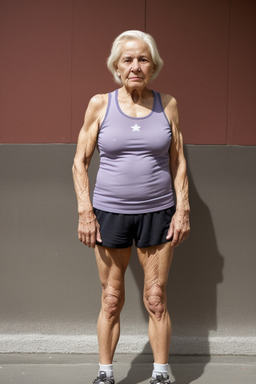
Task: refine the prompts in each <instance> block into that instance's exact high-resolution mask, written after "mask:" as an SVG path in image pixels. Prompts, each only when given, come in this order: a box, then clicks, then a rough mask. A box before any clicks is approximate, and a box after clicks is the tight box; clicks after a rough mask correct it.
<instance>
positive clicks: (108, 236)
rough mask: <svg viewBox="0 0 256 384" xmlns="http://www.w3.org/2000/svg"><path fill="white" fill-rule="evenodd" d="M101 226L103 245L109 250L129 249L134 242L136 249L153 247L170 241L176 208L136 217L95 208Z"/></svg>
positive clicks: (136, 215)
mask: <svg viewBox="0 0 256 384" xmlns="http://www.w3.org/2000/svg"><path fill="white" fill-rule="evenodd" d="M94 213H95V215H96V217H97V221H98V223H99V224H100V233H101V238H102V243H98V242H97V244H98V245H102V246H104V247H109V248H128V247H130V246H132V244H133V240H134V242H135V245H136V247H138V248H144V247H152V246H153V245H158V244H163V243H166V242H168V241H170V240H171V239H170V240H167V239H166V236H167V233H168V229H169V226H170V222H171V220H172V216H173V215H174V213H175V207H174V206H173V207H171V208H168V209H164V210H162V211H157V212H149V213H140V214H135V215H130V214H123V213H111V212H105V211H101V210H99V209H96V208H94Z"/></svg>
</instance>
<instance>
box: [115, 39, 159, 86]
mask: <svg viewBox="0 0 256 384" xmlns="http://www.w3.org/2000/svg"><path fill="white" fill-rule="evenodd" d="M154 66H155V65H154V63H153V60H152V58H151V53H150V50H149V47H148V45H147V43H145V42H144V41H143V40H127V41H125V42H124V43H123V44H122V48H121V56H120V58H119V60H118V62H117V65H116V70H117V74H118V76H119V78H120V79H121V81H122V83H123V85H124V86H126V87H128V88H131V89H139V88H140V89H143V88H144V87H146V86H147V85H148V83H149V82H150V80H151V77H152V75H153V73H154Z"/></svg>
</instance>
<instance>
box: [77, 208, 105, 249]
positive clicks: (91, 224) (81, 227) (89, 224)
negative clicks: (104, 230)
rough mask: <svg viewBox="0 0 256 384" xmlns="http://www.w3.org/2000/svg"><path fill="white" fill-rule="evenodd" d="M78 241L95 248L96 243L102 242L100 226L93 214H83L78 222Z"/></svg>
mask: <svg viewBox="0 0 256 384" xmlns="http://www.w3.org/2000/svg"><path fill="white" fill-rule="evenodd" d="M78 239H79V240H80V241H81V242H82V243H84V245H87V246H88V247H92V248H94V247H95V243H96V241H98V242H100V243H101V242H102V239H101V236H100V225H99V223H98V222H97V220H96V216H95V215H94V213H93V212H90V213H87V212H86V213H82V214H80V215H79V221H78Z"/></svg>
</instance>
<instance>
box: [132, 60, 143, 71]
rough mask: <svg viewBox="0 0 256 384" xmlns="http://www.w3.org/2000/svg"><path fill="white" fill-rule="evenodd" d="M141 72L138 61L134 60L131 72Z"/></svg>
mask: <svg viewBox="0 0 256 384" xmlns="http://www.w3.org/2000/svg"><path fill="white" fill-rule="evenodd" d="M140 70H141V68H140V63H139V60H138V59H134V60H133V62H132V66H131V71H133V72H139V71H140Z"/></svg>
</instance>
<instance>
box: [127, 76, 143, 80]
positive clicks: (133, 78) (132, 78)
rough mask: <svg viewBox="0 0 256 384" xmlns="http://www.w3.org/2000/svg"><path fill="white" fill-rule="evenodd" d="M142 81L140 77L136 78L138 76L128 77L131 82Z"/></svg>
mask: <svg viewBox="0 0 256 384" xmlns="http://www.w3.org/2000/svg"><path fill="white" fill-rule="evenodd" d="M142 79H143V78H142V77H138V76H133V77H129V80H132V81H138V80H142Z"/></svg>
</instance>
